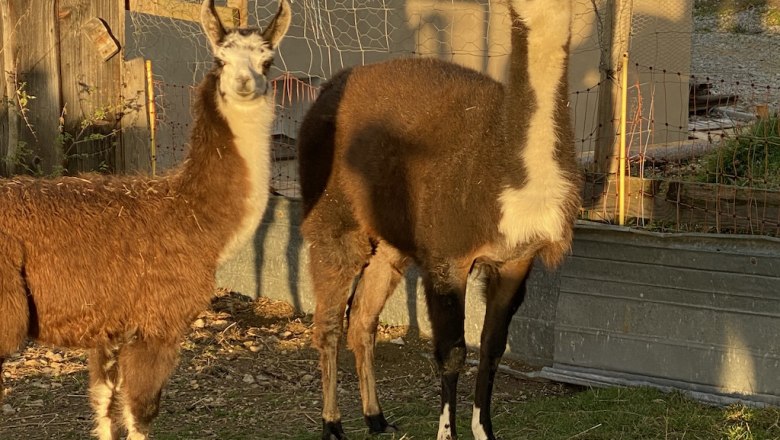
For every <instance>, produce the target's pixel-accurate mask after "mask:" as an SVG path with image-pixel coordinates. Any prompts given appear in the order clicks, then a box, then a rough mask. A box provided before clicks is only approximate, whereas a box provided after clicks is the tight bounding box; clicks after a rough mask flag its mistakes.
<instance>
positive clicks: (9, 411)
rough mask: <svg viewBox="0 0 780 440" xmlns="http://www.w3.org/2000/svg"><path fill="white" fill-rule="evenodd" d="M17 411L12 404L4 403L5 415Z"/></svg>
mask: <svg viewBox="0 0 780 440" xmlns="http://www.w3.org/2000/svg"><path fill="white" fill-rule="evenodd" d="M15 412H16V410H15V409H14V407H13V406H11V405H9V404H7V403H6V404H5V405H3V415H6V416H10V415H11V414H14V413H15Z"/></svg>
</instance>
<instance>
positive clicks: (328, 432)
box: [322, 420, 347, 440]
mask: <svg viewBox="0 0 780 440" xmlns="http://www.w3.org/2000/svg"><path fill="white" fill-rule="evenodd" d="M322 440H347V435H346V434H344V428H343V427H342V426H341V420H336V421H335V422H326V421H325V420H323V421H322Z"/></svg>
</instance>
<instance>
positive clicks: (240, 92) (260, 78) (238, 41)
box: [214, 29, 273, 102]
mask: <svg viewBox="0 0 780 440" xmlns="http://www.w3.org/2000/svg"><path fill="white" fill-rule="evenodd" d="M214 55H215V58H216V60H217V64H218V65H219V66H220V67H221V71H220V74H219V92H220V95H221V96H222V97H223V98H224V99H226V100H228V101H231V100H232V101H238V102H242V101H253V100H255V99H257V98H260V97H262V96H264V95H266V94H267V93H268V79H267V77H266V75H267V73H268V70H269V69H270V67H271V63H273V50H272V49H271V47H270V44H269V43H268V42H266V41H265V40H264V39H263V37H262V36H261V35H260V34H259V32H256V31H247V30H244V29H242V30H239V31H235V32H231V33H229V34H227V35H226V36H225V38H224V39H223V40H222V42H221V43H220V45H219V46H217V48H216V51H215V53H214Z"/></svg>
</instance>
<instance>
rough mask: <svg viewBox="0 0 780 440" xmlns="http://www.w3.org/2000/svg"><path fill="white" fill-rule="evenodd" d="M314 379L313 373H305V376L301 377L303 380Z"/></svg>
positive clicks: (305, 381)
mask: <svg viewBox="0 0 780 440" xmlns="http://www.w3.org/2000/svg"><path fill="white" fill-rule="evenodd" d="M313 380H314V376H312V375H311V374H304V375H303V377H301V382H304V383H309V382H311V381H313Z"/></svg>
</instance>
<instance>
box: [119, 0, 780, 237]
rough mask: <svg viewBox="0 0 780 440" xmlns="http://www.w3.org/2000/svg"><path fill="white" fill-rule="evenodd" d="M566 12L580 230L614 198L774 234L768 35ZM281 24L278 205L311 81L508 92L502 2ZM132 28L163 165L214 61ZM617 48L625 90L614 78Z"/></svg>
mask: <svg viewBox="0 0 780 440" xmlns="http://www.w3.org/2000/svg"><path fill="white" fill-rule="evenodd" d="M155 1H162V0H149V2H152V3H154V2H155ZM178 3H188V2H178ZM190 3H191V2H190ZM218 4H219V3H218ZM221 5H222V6H223V7H224V8H227V11H228V13H231V12H230V11H234V12H235V14H233V15H231V16H232V17H234V18H235V23H236V24H240V23H245V24H249V25H259V26H262V25H263V24H264V23H265V22H267V21H268V20H269V19H270V17H271V16H272V15H273V13H274V12H275V9H276V3H275V2H269V3H266V2H257V1H255V0H245V1H240V2H235V1H228V2H223V3H222V4H221ZM231 8H232V9H231ZM574 10H575V17H574V23H573V41H572V45H571V60H570V64H571V72H570V78H569V79H570V90H571V96H570V107H571V109H572V114H573V118H574V128H575V138H576V148H577V151H578V153H579V155H580V158H581V162H582V166H583V170H584V172H585V174H586V183H585V186H584V188H583V194H584V206H583V210H582V218H584V219H590V220H597V221H607V222H616V221H617V218H618V209H619V203H618V201H619V199H620V198H621V197H624V200H625V210H626V212H625V216H626V218H627V224H629V225H631V226H635V227H641V228H650V229H653V230H661V231H698V232H721V233H749V234H766V235H775V236H777V235H780V137H779V136H778V131H779V130H778V118H777V113H776V112H777V110H778V108H779V105H780V85H778V80H780V75H779V74H778V73H777V72H780V69H779V68H778V61H777V60H776V59H775V57H773V56H772V55H771V54H772V53H773V51H774V48H776V47H777V43H780V32H777V30H776V29H772V28H769V27H767V26H766V25H764V26H763V27H761V26H759V31H757V32H755V33H740V32H738V33H734V30H733V28H732V29H730V30H728V31H724V30H723V29H722V26H721V25H717V26H716V25H712V24H711V23H712V18H711V16H709V15H706V16H702V15H697V13H696V11H695V10H694V2H693V1H692V0H688V1H672V0H660V1H656V0H633V1H632V2H616V1H609V0H574ZM293 12H294V16H295V17H296V19H295V20H294V21H293V27H292V29H291V30H290V32H289V34H288V37H286V39H285V40H284V41H283V43H282V46H281V47H280V49H279V53H278V56H277V60H276V66H277V68H276V70H275V71H274V72H273V76H274V77H275V78H276V79H275V80H274V90H275V94H276V100H277V121H276V124H275V126H274V130H273V136H274V148H273V156H274V175H273V182H272V187H273V189H274V190H276V191H277V192H279V193H281V194H284V195H286V196H290V197H296V196H297V195H298V184H297V174H296V170H297V164H296V151H295V138H296V136H297V129H298V126H299V124H300V122H301V121H302V119H303V116H304V114H305V112H306V109H307V108H308V105H309V104H310V103H311V102H313V100H314V99H315V97H316V93H317V90H318V88H319V85H320V84H321V83H322V82H324V81H325V80H327V79H328V78H329V77H331V76H332V75H333V74H334V73H335V72H337V71H338V70H340V69H341V68H344V67H347V66H351V65H360V64H366V63H372V62H376V61H381V60H384V59H388V58H393V57H398V56H434V57H439V58H443V59H446V60H450V61H453V62H456V63H459V64H463V65H466V66H468V67H472V68H474V69H476V70H479V71H481V72H483V73H485V74H487V75H490V76H492V77H494V78H496V79H498V80H500V81H505V80H506V73H505V72H506V66H507V62H508V60H509V53H510V50H511V49H510V44H509V41H508V34H509V32H508V26H510V25H511V24H510V21H509V18H508V14H507V8H506V5H505V2H502V1H498V0H474V1H468V2H464V1H452V0H450V1H443V0H420V1H412V0H367V1H364V2H359V3H358V2H354V1H351V0H349V1H348V0H303V1H301V0H298V1H295V2H294V4H293ZM129 16H130V20H129V23H130V24H129V25H128V43H127V45H128V47H127V48H126V51H128V52H130V53H131V54H132V55H137V56H143V57H145V58H150V59H153V60H154V63H155V66H156V67H155V79H156V81H155V89H156V96H157V98H156V101H155V104H156V106H157V107H158V108H159V110H158V111H159V116H158V121H157V122H158V126H159V131H160V137H159V139H160V141H159V146H158V161H160V163H161V164H162V168H165V167H168V166H171V165H173V164H175V163H177V162H178V161H180V160H181V159H182V158H183V156H184V154H185V153H186V148H187V146H186V143H187V137H188V132H189V102H190V99H191V90H190V87H189V84H192V83H194V82H195V81H197V80H198V79H199V78H200V77H201V76H202V75H203V73H205V71H206V70H207V69H208V68H209V67H210V65H211V55H210V54H209V51H208V50H207V46H206V42H205V40H204V39H203V38H202V37H201V35H200V31H199V29H198V28H197V26H196V25H195V24H194V23H193V22H191V21H187V20H182V19H179V18H175V17H169V16H160V15H153V14H147V13H144V12H139V11H133V10H132V9H131V10H130V12H129ZM702 23H704V24H702ZM708 23H710V24H708ZM707 26H709V28H708V27H707ZM719 26H721V27H719ZM623 52H626V53H628V57H629V64H628V81H627V83H626V84H621V82H620V80H619V76H618V75H617V73H618V71H619V70H620V66H619V64H618V61H619V56H620V55H621V54H622V53H623ZM377 87H382V85H381V84H377ZM621 87H627V89H628V90H627V92H628V93H627V96H628V100H627V101H626V102H625V103H621V102H620V101H619V99H618V98H617V97H618V95H619V91H620V88H621ZM621 105H624V106H626V111H627V114H628V120H627V121H626V128H625V133H623V132H622V130H621V127H620V124H619V114H620V109H621ZM623 134H625V135H626V139H627V149H626V152H625V156H624V157H625V161H626V163H627V172H626V176H625V178H626V183H627V184H626V188H627V190H626V191H625V193H624V194H619V193H618V191H617V188H618V184H617V183H618V180H619V178H620V176H618V175H617V174H618V173H617V170H618V166H617V164H618V163H619V161H620V155H618V154H617V153H616V151H615V146H616V145H617V139H618V138H619V137H620V136H621V135H623Z"/></svg>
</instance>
